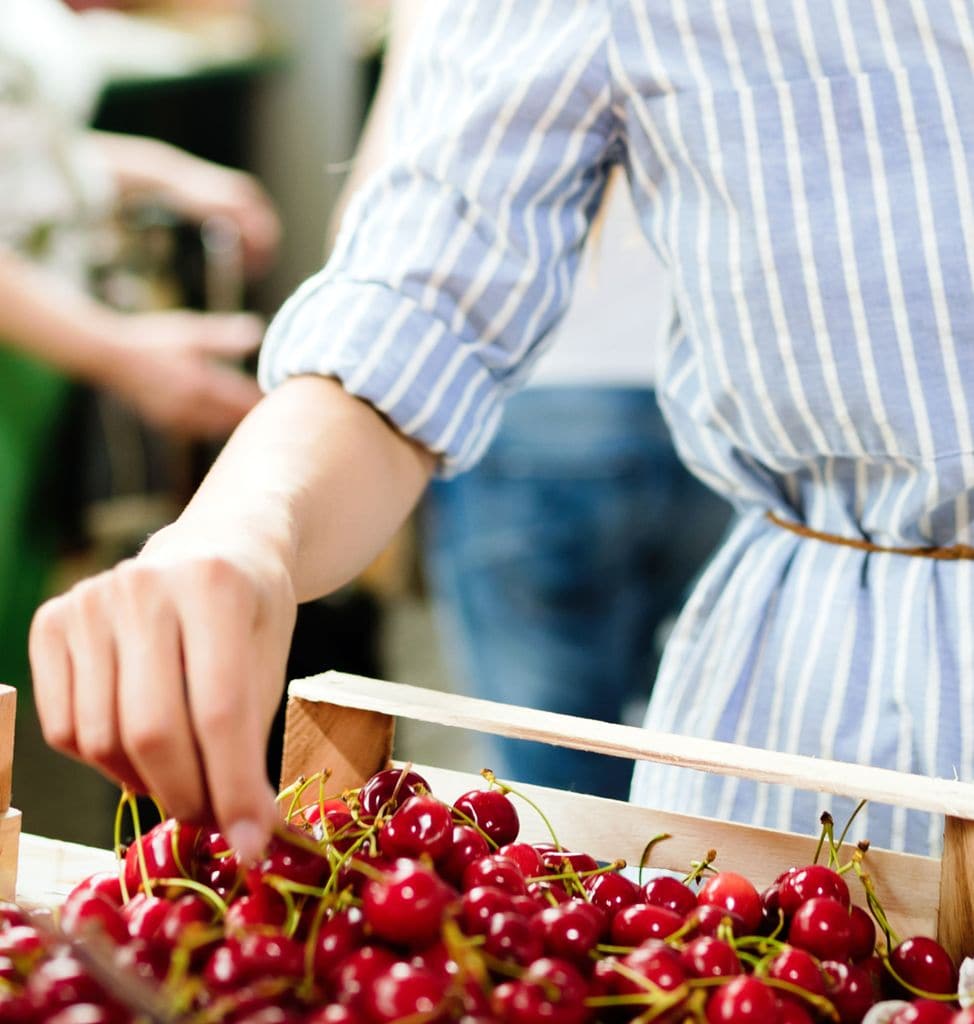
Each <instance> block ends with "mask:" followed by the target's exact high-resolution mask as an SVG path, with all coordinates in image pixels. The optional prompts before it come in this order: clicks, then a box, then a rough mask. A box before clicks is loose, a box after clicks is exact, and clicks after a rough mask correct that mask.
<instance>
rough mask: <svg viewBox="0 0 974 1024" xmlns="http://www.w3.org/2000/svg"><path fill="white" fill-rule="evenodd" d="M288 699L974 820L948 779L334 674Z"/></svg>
mask: <svg viewBox="0 0 974 1024" xmlns="http://www.w3.org/2000/svg"><path fill="white" fill-rule="evenodd" d="M288 692H289V693H290V694H291V695H292V696H297V697H301V698H302V699H304V700H307V701H311V702H326V703H331V704H340V705H342V706H345V707H353V708H358V709H361V710H369V711H376V712H382V713H384V714H388V715H393V716H401V717H405V718H413V719H416V720H418V721H422V722H430V723H433V724H438V725H445V726H451V727H456V728H463V729H474V730H477V731H480V732H488V733H495V734H497V735H501V736H511V737H514V738H517V739H526V740H535V741H540V742H543V743H551V744H554V745H556V746H564V747H572V748H575V749H580V750H592V751H595V752H597V753H602V754H611V755H614V756H616V757H626V758H634V759H637V760H649V761H660V762H663V763H665V764H671V765H675V766H678V767H683V768H692V769H696V770H698V771H709V772H718V773H720V774H722V775H734V776H741V777H744V778H748V779H754V780H755V781H758V782H768V783H774V784H779V785H787V786H793V787H795V788H796V789H803V790H807V791H811V792H819V793H831V794H833V795H836V796H846V797H851V798H852V799H855V800H859V799H863V800H870V801H873V802H876V803H883V804H888V805H890V806H894V807H909V808H913V809H916V810H920V811H930V812H932V813H936V814H944V815H950V816H953V817H957V818H967V819H974V786H972V785H970V784H968V783H963V782H958V781H956V780H953V779H930V778H926V777H923V776H918V775H910V774H906V773H903V772H896V771H891V770H889V769H886V768H874V767H871V766H868V765H853V764H846V763H842V762H838V761H829V760H826V759H824V758H816V757H807V756H804V755H798V754H784V753H779V752H776V751H768V750H761V749H758V748H753V747H744V746H740V745H738V744H734V743H725V742H721V741H717V740H704V739H698V738H695V737H688V736H676V735H672V734H668V733H660V732H652V731H650V730H647V729H642V728H639V727H636V726H629V725H618V724H615V723H611V722H595V721H592V720H589V719H584V718H576V717H574V716H572V715H562V714H557V713H555V712H551V711H539V710H536V709H533V708H521V707H514V706H513V705H507V704H499V703H496V702H494V701H486V700H481V699H478V698H475V697H466V696H463V695H460V694H451V693H443V692H440V691H437V690H429V689H425V688H423V687H418V686H410V685H407V684H405V683H392V682H387V681H384V680H377V679H368V678H365V677H363V676H354V675H349V674H347V673H342V672H326V673H324V674H322V675H320V676H313V677H311V678H308V679H301V680H296V681H294V682H292V683H291V685H290V688H289V691H288Z"/></svg>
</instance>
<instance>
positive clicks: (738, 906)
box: [697, 871, 763, 934]
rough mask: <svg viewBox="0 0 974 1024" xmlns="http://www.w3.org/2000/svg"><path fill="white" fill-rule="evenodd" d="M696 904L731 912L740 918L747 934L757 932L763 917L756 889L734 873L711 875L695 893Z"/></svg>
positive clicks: (726, 872)
mask: <svg viewBox="0 0 974 1024" xmlns="http://www.w3.org/2000/svg"><path fill="white" fill-rule="evenodd" d="M697 904H698V906H701V907H706V906H712V907H717V908H719V909H720V910H730V911H732V912H733V913H735V914H737V915H738V917H740V919H741V921H742V922H743V924H744V930H745V931H746V932H747V933H749V934H753V933H754V932H756V931H757V930H758V927H759V926H760V924H761V918H762V916H763V907H762V904H761V897H760V895H759V894H758V891H757V889H755V888H754V886H753V885H752V884H751V883H750V882H749V881H748V880H747V879H746V878H745V877H744V876H743V875H739V874H737V873H736V872H734V871H719V872H718V873H717V874H716V875H711V876H710V878H708V879H707V880H706V881H705V882H704V883H703V885H702V886H700V890H699V891H698V892H697Z"/></svg>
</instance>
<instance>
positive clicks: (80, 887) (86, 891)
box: [2, 871, 122, 924]
mask: <svg viewBox="0 0 974 1024" xmlns="http://www.w3.org/2000/svg"><path fill="white" fill-rule="evenodd" d="M81 896H101V898H102V899H104V900H107V901H108V902H109V903H111V904H112V905H113V906H116V907H120V906H121V905H122V881H121V879H120V878H119V877H118V872H117V871H98V872H96V873H95V874H93V875H89V876H88V877H87V878H86V879H84V880H83V881H81V882H79V883H78V884H77V885H76V886H75V887H74V888H73V889H72V890H71V892H69V893H68V895H67V897H66V898H65V900H64V902H65V903H70V902H72V901H73V900H75V899H77V898H79V897H81ZM3 907H4V909H3V911H2V918H3V921H4V923H7V924H23V923H24V921H26V920H27V918H26V915H25V914H24V912H23V911H22V910H21V909H20V907H18V906H17V905H16V904H15V903H5V904H4V905H3ZM8 908H12V910H11V909H8ZM10 915H16V916H17V917H18V918H19V919H18V920H14V918H13V917H12V916H10Z"/></svg>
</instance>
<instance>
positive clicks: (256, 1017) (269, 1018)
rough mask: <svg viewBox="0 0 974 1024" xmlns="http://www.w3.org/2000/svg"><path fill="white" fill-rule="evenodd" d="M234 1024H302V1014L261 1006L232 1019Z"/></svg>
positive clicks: (275, 1007)
mask: <svg viewBox="0 0 974 1024" xmlns="http://www.w3.org/2000/svg"><path fill="white" fill-rule="evenodd" d="M234 1024H304V1014H303V1013H301V1012H300V1011H298V1010H292V1009H290V1008H288V1007H286V1006H262V1007H260V1009H258V1010H253V1011H251V1012H250V1013H247V1014H245V1015H244V1016H242V1017H236V1016H235V1017H234Z"/></svg>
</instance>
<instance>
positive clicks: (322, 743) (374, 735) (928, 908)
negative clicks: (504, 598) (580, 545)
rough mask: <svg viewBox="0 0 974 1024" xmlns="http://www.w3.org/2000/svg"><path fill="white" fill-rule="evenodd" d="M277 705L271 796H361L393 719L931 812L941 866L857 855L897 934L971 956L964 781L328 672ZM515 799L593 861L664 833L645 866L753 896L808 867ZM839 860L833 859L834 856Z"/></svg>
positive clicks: (625, 809) (605, 804)
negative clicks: (709, 871)
mask: <svg viewBox="0 0 974 1024" xmlns="http://www.w3.org/2000/svg"><path fill="white" fill-rule="evenodd" d="M288 694H289V699H288V709H287V728H286V732H285V746H284V759H283V767H282V776H281V780H282V784H285V785H287V784H289V783H291V782H293V781H294V780H296V779H298V778H299V777H302V776H303V777H305V778H307V777H310V776H311V775H313V774H314V773H316V772H319V771H322V770H326V769H327V770H329V771H330V772H331V773H332V774H331V776H330V778H329V781H328V785H327V789H328V791H329V792H335V793H337V792H341V791H342V790H343V789H345V788H351V787H354V786H358V785H361V783H362V782H364V781H365V779H366V778H367V777H368V776H369V775H371V774H372V773H373V772H375V771H377V770H379V769H380V768H382V767H385V766H387V765H388V764H389V763H391V762H390V756H391V752H392V746H393V736H394V728H395V720H396V718H397V717H398V718H411V719H416V720H419V721H423V722H428V723H433V724H436V725H440V726H443V727H456V728H463V729H468V730H474V731H480V732H488V733H496V734H499V735H504V736H512V737H516V738H520V739H529V740H538V741H542V742H547V743H552V744H555V745H558V746H566V747H574V748H578V749H586V750H594V751H598V752H599V753H603V754H612V755H616V756H620V757H629V758H634V759H644V760H653V761H662V762H665V763H667V764H674V765H679V766H682V767H685V768H691V769H695V770H698V771H707V772H716V773H719V774H723V775H731V776H739V777H744V778H751V779H755V780H757V781H759V782H763V783H767V784H769V785H787V786H792V787H795V788H797V789H802V790H807V791H810V792H819V793H831V794H835V795H839V796H846V797H851V798H853V799H865V800H869V801H872V802H876V803H883V804H889V805H891V806H895V807H908V808H915V809H918V810H924V811H929V812H931V813H933V814H937V815H942V816H943V817H944V821H945V829H944V852H943V856H942V857H940V858H933V857H923V856H916V855H913V854H904V853H897V852H891V851H885V850H879V849H870V850H869V852H868V854H867V855H866V860H865V865H866V867H867V870H868V872H869V874H870V876H871V877H872V879H873V880H874V882H875V885H876V888H877V890H878V891H879V893H880V896H881V898H882V901H883V904H884V907H885V909H886V911H887V914H888V916H889V918H890V920H891V921H892V922H893V924H894V927H896V928H897V930H899V931H900V932H901V934H929V935H936V936H937V937H938V938H939V939H940V941H941V942H942V943H943V944H944V946H945V947H946V948H947V949H948V951H949V952H950V953H951V954H952V955H953V956H955V957H957V958H959V957H960V956H962V955H968V954H971V953H974V892H972V885H971V881H970V878H969V874H970V872H969V865H970V864H971V863H972V862H974V860H972V858H974V785H972V784H969V783H964V782H959V781H957V780H953V779H929V778H924V777H921V776H916V775H907V774H903V773H900V772H894V771H890V770H887V769H882V768H873V767H869V766H864V765H850V764H845V763H841V762H836V761H828V760H825V759H821V758H813V757H805V756H800V755H789V754H779V753H774V752H770V751H767V750H759V749H755V748H749V747H742V746H738V745H736V744H728V743H720V742H717V741H712V740H700V739H693V738H688V737H685V736H674V735H669V734H663V733H655V732H650V731H647V730H644V729H639V728H635V727H632V726H625V725H615V724H610V723H605V722H594V721H590V720H587V719H580V718H574V717H572V716H568V715H560V714H555V713H552V712H545V711H537V710H532V709H527V708H519V707H513V706H510V705H505V704H498V703H495V702H491V701H484V700H478V699H475V698H471V697H463V696H458V695H452V694H444V693H441V692H438V691H433V690H427V689H422V688H419V687H415V686H407V685H404V684H398V683H390V682H384V681H381V680H374V679H366V678H363V677H360V676H352V675H348V674H345V673H338V672H329V673H325V674H323V675H321V676H316V677H314V678H311V679H304V680H297V681H295V682H293V683H291V685H290V687H289V690H288ZM416 768H417V770H418V771H420V772H421V774H423V775H424V776H425V777H426V778H427V780H428V781H429V783H430V785H431V786H432V788H433V792H434V793H435V794H436V795H438V796H439V797H441V798H442V799H453V798H455V797H456V796H458V795H459V794H460V793H462V792H464V791H466V790H468V789H471V788H475V787H477V786H482V785H483V784H484V783H483V780H482V779H481V778H480V777H479V776H477V775H471V774H468V773H462V772H454V771H450V770H449V769H448V768H446V769H444V768H442V767H439V766H433V765H416ZM518 789H519V790H520V791H523V792H524V793H525V794H526V795H527V796H528V797H529V798H530V799H531V800H533V801H535V802H536V803H537V804H538V805H539V806H540V807H542V808H543V809H544V812H545V815H546V816H547V817H548V819H549V820H550V822H551V824H552V825H553V827H554V830H555V832H556V833H557V835H558V837H559V839H560V841H561V842H562V843H563V844H564V845H565V846H566V847H568V848H571V849H577V850H584V851H586V852H587V853H590V854H592V855H594V856H596V857H599V858H602V859H605V860H615V859H618V858H624V859H625V860H626V861H627V862H629V863H630V864H638V863H639V860H640V858H641V856H642V854H643V851H644V849H645V847H646V845H647V843H648V841H649V840H650V839H651V838H652V837H654V836H657V835H660V834H662V833H666V834H668V835H669V836H670V837H671V838H668V839H666V840H665V841H663V842H660V843H658V844H656V845H654V847H653V850H652V854H651V857H650V859H649V861H648V865H649V866H651V867H658V868H666V869H670V870H675V871H685V870H687V868H688V866H689V864H690V862H691V861H692V860H699V859H700V858H701V857H702V856H703V855H704V854H705V853H706V851H708V850H709V849H716V850H717V852H718V857H717V861H716V862H715V865H716V867H718V868H719V869H722V870H733V871H739V872H741V873H742V874H744V875H746V876H747V877H748V878H750V879H751V880H752V881H753V882H754V883H755V884H756V885H758V886H759V887H762V886H764V885H767V884H769V883H770V882H771V881H772V880H773V879H774V878H775V877H776V876H777V875H778V874H779V873H780V872H781V871H783V870H784V869H785V868H787V867H789V866H791V865H795V864H803V863H808V862H809V861H810V860H811V858H812V856H813V854H814V849H815V840H814V839H812V838H810V837H809V836H807V835H795V834H792V833H787V832H780V831H776V830H773V829H762V828H754V827H750V826H744V825H738V824H734V823H730V822H723V821H716V820H713V819H708V818H701V817H696V816H693V815H683V814H671V813H661V812H659V811H655V810H653V809H650V808H644V807H636V806H633V805H630V804H626V803H621V802H619V801H613V800H605V799H602V798H599V797H593V796H586V795H584V794H580V793H575V792H564V791H561V790H555V789H544V788H541V787H535V786H523V787H521V786H518ZM522 821H523V829H522V834H523V835H524V836H525V838H527V839H528V840H529V841H533V840H537V839H545V838H549V834H548V831H547V828H546V827H545V826H544V825H543V823H542V822H541V820H540V819H539V818H537V817H535V816H534V815H533V814H532V812H530V811H528V810H525V811H524V813H523V814H522ZM810 827H811V826H810ZM850 838H852V839H853V840H855V839H857V838H859V837H857V836H854V835H853V836H851V837H850ZM853 849H854V847H848V848H846V849H845V850H844V851H843V854H842V855H843V858H845V857H848V856H851V854H852V852H853ZM850 889H851V890H852V893H853V898H854V899H855V900H856V901H857V902H859V903H864V902H865V898H864V894H863V892H862V887H861V886H860V885H857V884H856V883H855V882H854V881H853V882H852V883H851V885H850Z"/></svg>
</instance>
